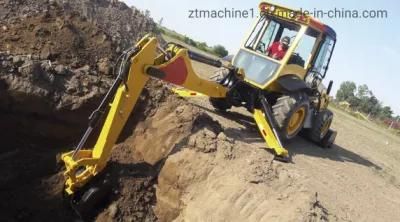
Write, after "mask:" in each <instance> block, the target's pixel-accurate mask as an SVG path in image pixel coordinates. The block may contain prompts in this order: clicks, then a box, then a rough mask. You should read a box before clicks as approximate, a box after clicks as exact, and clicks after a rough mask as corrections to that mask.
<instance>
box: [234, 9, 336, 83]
mask: <svg viewBox="0 0 400 222" xmlns="http://www.w3.org/2000/svg"><path fill="white" fill-rule="evenodd" d="M286 36H287V37H289V38H290V44H289V47H288V49H287V50H286V53H285V55H284V57H283V58H282V59H275V58H273V57H271V56H270V55H269V53H268V49H269V47H271V46H272V45H273V44H274V43H277V42H279V41H281V39H282V38H284V37H286ZM335 42H336V34H335V32H334V31H333V29H331V28H330V27H329V26H326V25H323V24H322V23H320V22H318V21H316V20H315V19H313V18H311V17H309V16H307V15H304V14H302V13H301V12H298V11H294V10H291V9H287V8H284V7H280V6H276V5H272V4H269V3H265V2H263V3H261V4H260V18H259V19H258V20H257V21H256V23H255V25H254V26H253V28H252V29H251V32H250V34H249V35H248V37H247V38H246V39H245V41H244V43H243V44H242V46H241V49H240V50H239V52H238V53H237V54H236V56H235V58H234V60H233V65H234V66H235V67H238V68H242V69H243V71H244V74H245V81H246V82H248V83H250V84H251V85H253V86H256V87H258V88H261V89H266V88H270V83H273V82H274V80H276V79H277V78H279V77H281V76H284V75H295V76H296V77H297V78H299V79H301V80H306V79H308V78H311V79H312V80H311V81H312V82H313V81H314V77H315V78H317V79H318V80H319V83H320V82H321V81H322V79H323V78H324V77H325V74H326V71H327V70H328V65H329V61H330V58H331V55H332V52H333V49H334V45H335ZM309 76H314V77H309ZM306 82H307V80H306ZM310 84H311V83H310ZM271 85H273V84H271Z"/></svg>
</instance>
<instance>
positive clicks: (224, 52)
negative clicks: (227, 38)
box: [213, 45, 228, 57]
mask: <svg viewBox="0 0 400 222" xmlns="http://www.w3.org/2000/svg"><path fill="white" fill-rule="evenodd" d="M213 51H214V53H215V54H217V55H218V56H220V57H225V56H227V55H228V50H226V49H225V47H223V46H222V45H216V46H214V48H213Z"/></svg>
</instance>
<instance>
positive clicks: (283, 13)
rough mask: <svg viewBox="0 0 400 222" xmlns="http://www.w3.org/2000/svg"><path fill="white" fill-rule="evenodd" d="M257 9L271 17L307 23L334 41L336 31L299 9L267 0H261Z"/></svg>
mask: <svg viewBox="0 0 400 222" xmlns="http://www.w3.org/2000/svg"><path fill="white" fill-rule="evenodd" d="M259 9H260V13H261V14H268V15H270V16H273V17H279V18H281V19H285V20H288V21H291V22H295V23H301V24H304V25H307V26H309V27H312V28H314V29H316V30H318V31H320V32H322V33H325V34H326V35H328V36H329V37H331V38H332V39H333V40H335V41H336V32H335V30H333V28H331V27H330V26H328V25H326V24H324V23H322V22H321V21H319V20H318V19H316V18H314V17H312V16H310V15H307V14H305V13H303V12H301V11H299V10H294V9H290V8H286V7H283V6H280V5H276V4H272V3H269V2H261V3H260V5H259Z"/></svg>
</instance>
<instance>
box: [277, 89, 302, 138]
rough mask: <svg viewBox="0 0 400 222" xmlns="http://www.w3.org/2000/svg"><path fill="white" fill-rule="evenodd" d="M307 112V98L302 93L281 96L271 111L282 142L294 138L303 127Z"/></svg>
mask: <svg viewBox="0 0 400 222" xmlns="http://www.w3.org/2000/svg"><path fill="white" fill-rule="evenodd" d="M308 110H309V101H308V96H307V95H306V94H304V93H298V94H292V95H285V96H281V97H279V98H278V99H277V102H276V103H275V105H273V106H272V111H273V114H274V117H275V120H276V123H277V125H278V127H279V135H280V137H281V138H282V139H283V140H288V139H291V138H293V137H295V136H296V135H297V134H298V133H299V132H300V130H301V129H302V128H303V126H304V122H305V119H306V117H307V114H308Z"/></svg>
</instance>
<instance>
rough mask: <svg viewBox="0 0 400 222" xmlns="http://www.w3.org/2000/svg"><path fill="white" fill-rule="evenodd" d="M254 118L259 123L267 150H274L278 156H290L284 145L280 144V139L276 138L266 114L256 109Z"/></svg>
mask: <svg viewBox="0 0 400 222" xmlns="http://www.w3.org/2000/svg"><path fill="white" fill-rule="evenodd" d="M253 117H254V119H255V121H256V123H257V126H258V129H259V130H260V132H261V135H262V136H263V138H264V140H265V142H266V143H267V148H268V149H273V150H274V151H275V153H276V155H278V156H281V157H287V156H289V153H288V151H287V150H286V149H285V148H283V147H282V144H281V143H280V142H279V139H278V138H277V137H276V135H275V133H274V132H273V129H272V128H271V126H270V124H268V122H267V120H266V117H265V115H264V113H263V112H262V111H261V110H259V109H254V113H253Z"/></svg>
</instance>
